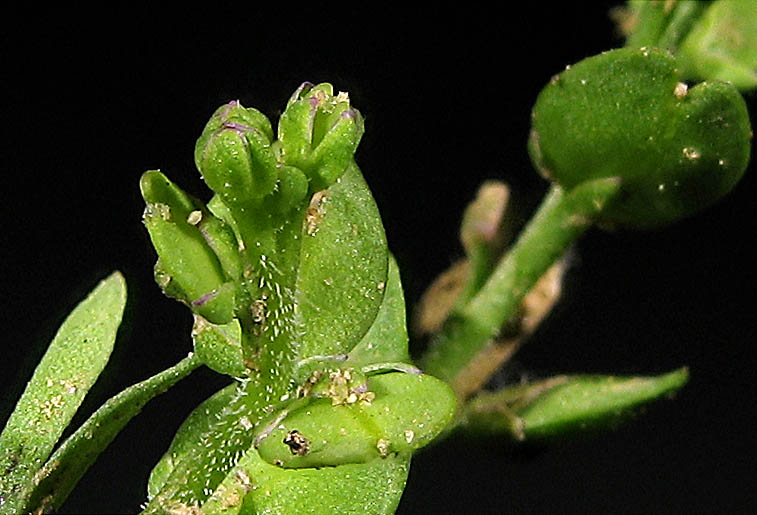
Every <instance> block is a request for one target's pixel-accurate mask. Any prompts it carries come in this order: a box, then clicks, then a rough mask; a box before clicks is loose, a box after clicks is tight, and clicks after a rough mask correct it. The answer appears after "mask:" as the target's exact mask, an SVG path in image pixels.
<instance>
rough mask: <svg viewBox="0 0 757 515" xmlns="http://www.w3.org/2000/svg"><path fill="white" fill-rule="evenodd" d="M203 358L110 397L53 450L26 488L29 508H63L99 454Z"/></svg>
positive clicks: (43, 510) (187, 362)
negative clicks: (28, 489)
mask: <svg viewBox="0 0 757 515" xmlns="http://www.w3.org/2000/svg"><path fill="white" fill-rule="evenodd" d="M200 364H201V362H200V360H198V359H197V358H196V357H194V356H193V355H191V354H190V355H189V357H187V358H185V359H183V360H182V361H180V362H179V363H177V364H176V365H174V366H173V367H171V368H169V369H167V370H164V371H163V372H160V373H159V374H157V375H155V376H153V377H151V378H149V379H147V380H145V381H142V382H141V383H137V384H135V385H133V386H131V387H129V388H127V389H126V390H124V391H122V392H121V393H119V394H118V395H116V396H114V397H112V398H110V399H109V400H108V401H107V402H106V403H105V404H103V405H102V406H101V407H100V408H99V409H98V410H97V411H96V412H95V413H94V414H92V416H91V417H89V418H88V419H87V421H86V422H84V424H82V426H81V427H80V428H79V429H77V430H76V432H75V433H74V434H73V435H71V436H70V437H69V438H67V439H66V441H65V442H63V444H62V445H61V446H60V447H59V448H58V450H56V451H55V453H53V455H52V456H51V457H50V460H49V461H48V462H47V463H45V466H44V467H43V468H42V469H41V470H40V471H39V472H38V473H37V474H36V475H35V476H34V481H33V488H32V489H31V490H30V491H28V492H25V494H26V495H24V497H25V498H26V499H27V501H26V508H25V509H24V511H25V512H29V511H33V512H35V513H36V512H37V511H40V512H45V513H46V512H48V511H50V510H57V509H58V508H60V506H61V504H63V501H65V499H66V497H68V494H69V493H71V490H73V488H74V486H76V483H78V482H79V480H80V479H81V477H82V476H83V475H84V473H85V472H86V471H87V469H88V468H89V467H90V466H91V465H92V463H94V461H95V459H97V456H99V454H100V453H101V452H102V451H103V450H105V448H106V447H107V446H108V445H109V444H110V442H112V441H113V439H114V438H115V437H116V435H117V434H118V433H119V432H120V431H121V429H123V428H124V427H125V426H126V424H127V423H128V422H129V421H130V420H131V419H132V418H133V417H134V416H136V415H137V414H138V413H139V412H140V411H142V408H143V407H144V405H145V404H147V402H148V401H150V400H151V399H152V398H153V397H156V396H157V395H160V394H161V393H163V392H165V391H166V390H168V389H169V388H170V387H171V386H173V385H174V384H176V383H177V382H178V381H180V380H181V379H183V378H185V377H186V376H188V375H189V374H190V373H191V372H192V371H193V370H195V369H196V368H197V367H198V366H200Z"/></svg>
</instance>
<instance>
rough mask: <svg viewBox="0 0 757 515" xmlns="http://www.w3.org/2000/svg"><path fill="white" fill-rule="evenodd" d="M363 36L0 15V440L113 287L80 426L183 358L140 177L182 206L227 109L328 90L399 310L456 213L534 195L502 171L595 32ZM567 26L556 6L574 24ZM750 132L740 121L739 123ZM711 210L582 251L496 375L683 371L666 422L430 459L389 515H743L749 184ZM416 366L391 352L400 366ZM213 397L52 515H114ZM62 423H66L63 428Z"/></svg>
mask: <svg viewBox="0 0 757 515" xmlns="http://www.w3.org/2000/svg"><path fill="white" fill-rule="evenodd" d="M614 3H615V2H596V3H587V4H586V5H585V6H583V7H578V6H576V5H574V3H570V4H571V6H568V5H565V4H567V3H565V4H563V3H560V4H555V3H552V4H550V7H549V9H547V8H546V7H544V6H543V5H541V3H537V2H533V3H532V5H530V6H520V7H518V8H512V7H509V4H506V7H498V8H497V9H494V10H492V11H488V10H476V9H475V8H473V7H471V8H468V9H467V10H466V11H464V12H463V11H461V10H460V9H461V8H458V10H454V11H452V10H450V11H445V10H443V9H441V8H439V7H430V8H428V9H423V10H421V9H419V10H415V11H413V10H408V9H407V8H403V9H402V10H392V9H389V8H387V9H386V10H385V11H384V12H380V13H378V12H377V13H368V12H362V11H357V10H354V11H353V10H350V9H349V8H347V7H345V6H341V5H336V4H335V5H321V6H319V7H317V8H311V9H308V10H305V11H300V10H295V9H293V8H292V9H290V10H289V11H284V10H282V11H279V12H262V11H261V10H260V9H259V8H258V7H254V6H244V7H237V8H235V9H234V10H227V11H224V12H220V11H219V12H211V11H207V12H202V11H200V12H194V13H192V14H193V15H196V14H199V15H200V16H199V18H200V19H201V21H197V19H193V20H190V19H189V16H188V13H182V12H174V13H172V14H171V15H170V16H165V17H163V16H157V15H156V14H153V13H143V14H135V13H134V12H131V11H127V10H123V11H120V12H119V11H118V9H116V8H111V9H112V10H111V11H109V12H105V11H102V12H90V13H87V14H88V15H93V18H87V19H89V20H96V21H88V22H87V23H84V22H82V21H81V20H83V19H85V18H84V17H83V13H82V16H78V15H77V14H76V13H71V12H49V11H46V12H45V13H44V15H43V14H42V13H39V12H28V13H26V14H25V15H23V16H20V15H19V16H18V17H6V18H5V21H4V22H3V23H4V24H5V25H6V26H5V27H4V28H3V31H1V32H0V41H2V48H3V57H2V61H3V71H2V75H1V76H2V89H3V96H2V97H1V100H0V101H2V108H1V111H0V112H1V113H2V117H1V118H0V126H1V127H2V139H0V142H1V145H2V149H1V152H0V156H1V159H2V161H0V177H2V190H1V191H2V202H0V206H1V207H0V209H2V218H0V220H1V221H2V222H1V223H2V230H1V231H0V238H1V240H0V241H2V246H1V247H0V248H1V250H0V251H1V252H2V261H1V263H2V268H1V269H0V270H1V272H0V277H1V279H2V285H1V289H0V291H1V292H2V304H1V306H2V309H0V328H2V336H1V341H2V342H3V343H2V346H3V348H2V361H3V373H2V377H3V379H4V382H5V381H7V387H5V386H4V387H3V397H2V420H4V419H5V417H7V415H8V413H9V410H10V408H11V406H12V401H14V400H15V399H16V398H17V397H18V395H20V393H21V391H22V388H23V384H24V383H25V381H26V380H28V377H29V376H30V374H31V371H32V370H33V366H34V363H35V362H36V361H38V360H39V358H40V356H41V354H42V353H43V351H44V348H45V345H46V344H47V342H48V341H49V340H50V338H51V337H52V335H53V334H54V332H55V329H56V328H57V326H58V324H59V323H60V322H61V320H62V319H63V318H64V316H65V315H66V313H67V312H68V311H69V310H70V309H71V308H72V307H73V306H74V305H75V304H76V302H78V300H80V299H81V298H82V297H83V296H84V295H85V293H86V292H87V291H88V290H89V289H91V288H92V287H93V286H94V285H95V283H96V282H97V281H98V280H99V279H101V278H102V277H104V276H105V275H107V274H108V273H109V272H110V271H112V270H114V269H118V270H121V271H122V272H123V273H124V274H125V276H126V279H127V282H128V285H129V305H128V308H127V313H126V316H125V322H124V324H123V328H122V330H121V336H120V339H119V342H118V344H117V347H116V350H115V352H114V355H113V358H112V361H111V363H110V364H109V365H108V367H107V368H106V371H105V373H104V374H103V376H102V377H101V379H100V380H99V381H98V383H97V384H96V385H95V387H94V388H93V390H92V392H91V394H90V395H89V396H88V398H87V400H86V401H85V404H84V406H83V408H82V410H81V411H83V412H91V411H92V410H94V409H95V408H96V407H97V406H98V405H100V404H101V403H102V402H103V401H104V400H105V399H107V398H108V397H109V396H111V395H113V394H115V393H116V392H118V391H120V390H121V389H123V388H124V387H126V386H128V385H130V384H133V383H135V382H137V381H139V380H142V379H144V378H146V377H148V376H150V375H152V374H154V373H156V372H158V371H160V370H162V369H164V368H166V367H167V366H170V365H171V364H173V363H175V362H176V361H178V360H179V359H181V358H182V357H183V356H185V355H186V353H187V352H189V350H190V346H191V342H190V339H189V329H190V325H191V320H190V315H189V313H188V312H187V310H185V308H183V307H182V306H181V305H179V304H178V303H176V302H174V301H171V300H170V299H167V298H165V297H163V296H162V295H161V293H160V292H159V290H158V288H157V287H156V286H155V285H154V283H153V281H152V265H153V263H154V260H155V256H154V253H153V250H152V248H151V246H150V243H149V240H148V238H147V235H146V232H145V230H144V229H143V227H142V225H141V221H140V218H141V213H142V209H143V205H142V201H141V198H140V196H139V191H138V179H139V176H140V174H141V173H142V172H143V171H144V170H147V169H152V168H160V169H162V170H163V172H164V173H166V174H167V175H168V176H169V177H171V178H172V179H174V180H175V181H176V182H177V183H179V184H180V185H182V186H184V187H185V189H186V190H188V191H190V192H192V193H194V194H196V195H198V196H201V197H205V198H207V194H206V190H205V188H204V186H203V185H202V183H201V181H200V179H199V174H197V173H196V171H194V166H193V162H192V150H193V148H194V140H195V139H196V137H197V136H198V135H199V133H200V131H201V129H202V127H203V125H204V123H205V121H206V120H207V118H208V116H209V115H210V114H211V113H212V111H213V110H214V109H215V108H216V107H217V106H218V105H220V104H222V103H224V102H227V101H228V100H230V99H239V100H241V102H242V103H243V104H244V105H249V106H255V107H258V108H259V109H261V110H262V111H263V112H265V113H266V114H268V115H269V116H271V117H272V118H274V119H275V117H276V116H277V115H278V114H279V112H280V109H281V108H282V107H283V105H284V103H285V102H286V99H287V98H288V96H289V95H290V93H291V92H292V91H293V90H294V89H295V88H296V87H297V86H298V85H299V84H300V82H302V81H303V80H310V81H313V82H318V81H329V82H332V83H333V84H334V85H335V88H336V89H337V90H345V91H349V93H350V97H351V99H352V102H353V104H354V105H355V106H357V107H358V109H360V110H361V112H362V113H363V114H364V116H365V118H366V134H365V136H364V138H363V141H362V143H361V146H360V149H359V151H358V163H359V164H360V166H361V167H362V169H363V172H364V175H365V177H366V179H367V181H368V184H369V185H370V186H371V188H372V190H373V192H374V195H375V197H376V200H377V202H378V205H379V207H380V209H381V212H382V216H383V220H384V224H385V227H386V232H387V235H388V239H389V243H390V248H391V249H392V251H393V252H394V253H395V254H396V256H397V259H398V261H399V263H400V266H401V270H402V276H403V281H404V283H405V287H406V297H407V299H408V308H409V310H412V307H413V303H414V302H415V301H417V299H418V297H419V295H420V294H421V292H422V291H423V288H424V287H425V285H427V284H428V283H429V282H430V281H431V280H432V279H433V277H434V276H435V275H436V274H437V273H439V272H440V271H441V270H443V269H444V268H445V267H446V266H448V265H449V264H450V263H452V262H453V261H454V260H455V259H456V258H458V257H459V256H460V255H461V249H460V246H459V243H458V242H457V227H458V222H459V219H460V214H461V211H462V209H463V207H464V205H465V204H466V202H468V201H469V200H470V199H471V198H472V197H473V196H474V194H475V191H476V188H477V186H478V185H479V184H480V183H481V182H482V181H483V180H485V179H487V178H500V179H503V180H506V181H508V182H509V183H510V184H511V185H513V187H514V188H515V189H516V192H517V193H516V195H517V196H518V197H519V199H520V201H521V202H522V205H523V211H524V217H525V215H526V214H527V213H528V212H529V211H530V210H531V209H532V208H533V207H534V206H535V205H536V203H537V202H538V200H539V198H540V196H541V195H542V194H543V192H544V191H546V188H547V184H546V183H545V182H544V181H543V180H542V179H540V178H539V177H537V175H536V174H535V173H533V172H532V170H531V166H530V164H529V161H528V157H527V154H526V151H525V141H526V138H527V134H528V129H529V112H530V108H531V105H532V104H533V102H534V100H535V98H536V95H537V93H538V92H539V90H540V88H541V87H542V86H543V85H544V84H545V83H546V82H547V81H548V80H549V78H550V76H551V75H553V74H554V73H556V72H558V71H560V70H561V69H563V68H564V66H565V65H566V64H569V63H572V62H575V61H578V60H580V59H581V58H583V57H586V56H588V55H592V54H595V53H598V52H600V51H602V50H605V49H608V48H611V47H616V46H620V45H621V44H622V42H621V41H620V40H619V39H618V38H617V36H615V34H614V32H613V25H612V23H611V22H610V20H609V18H608V16H607V9H608V8H609V6H611V5H613V4H614ZM579 4H580V3H579ZM748 102H749V104H750V109H751V111H752V118H753V119H754V113H755V112H757V110H756V109H757V102H756V101H755V96H754V95H752V96H751V98H749V100H748ZM751 168H752V170H751V171H749V172H747V175H746V177H745V179H744V180H743V181H742V182H741V183H740V185H739V186H738V187H737V188H736V190H735V191H734V192H732V193H731V194H730V195H729V196H728V198H727V199H725V201H724V202H721V203H720V204H718V205H717V206H715V207H714V208H712V209H709V210H708V211H706V212H704V213H702V214H700V215H697V216H695V217H693V218H691V219H688V220H686V221H683V222H681V223H679V224H677V225H675V226H672V227H670V228H667V229H663V230H659V231H656V232H651V233H650V232H647V233H626V232H624V233H613V234H608V233H602V232H600V231H597V230H591V231H590V232H589V233H588V234H587V235H586V236H585V237H584V238H583V240H582V241H581V242H580V243H579V244H578V245H577V246H576V248H575V249H574V251H573V252H572V258H571V263H572V267H571V269H570V272H569V274H568V276H567V279H566V286H565V295H564V298H563V299H562V301H561V303H560V304H559V305H558V306H557V308H556V310H555V312H554V313H553V314H552V316H551V317H550V318H549V319H548V321H547V323H546V324H545V325H544V326H543V327H542V328H540V330H539V331H538V333H537V334H536V335H535V337H534V338H533V340H532V341H531V342H530V343H529V345H528V346H527V347H526V348H524V349H523V350H522V351H521V353H520V354H519V355H518V357H517V360H516V363H515V366H514V367H513V368H512V370H511V371H510V377H515V378H517V377H518V376H519V374H521V373H529V374H531V375H533V376H536V377H542V376H546V375H549V374H551V373H558V372H560V373H562V372H568V373H579V372H598V373H599V372H605V373H660V372H664V371H667V370H670V369H672V368H676V367H679V366H681V365H688V366H690V367H691V373H692V379H691V382H690V384H689V385H688V386H687V387H686V388H685V389H684V390H683V392H681V393H680V394H679V395H678V396H677V398H676V399H675V401H672V402H669V401H666V402H663V403H662V404H658V405H656V406H653V407H652V408H651V409H650V410H648V413H647V414H646V415H645V416H643V417H640V418H638V419H637V420H635V421H633V422H631V423H630V424H628V425H626V426H624V427H623V428H621V429H620V430H617V431H615V432H611V433H607V434H603V435H600V436H597V437H592V438H583V439H578V440H575V441H570V442H566V443H563V444H561V445H556V446H553V447H549V448H545V449H532V450H528V451H525V452H517V453H512V452H509V451H506V450H505V449H504V448H502V446H500V445H498V444H497V442H495V441H487V442H465V441H457V440H451V441H446V442H444V443H442V444H440V445H437V446H435V447H433V448H431V449H428V450H426V451H425V452H423V453H422V454H421V455H419V456H418V457H417V458H416V459H415V460H414V461H413V467H412V469H411V473H410V479H409V483H408V487H407V490H406V492H405V494H404V497H403V500H402V503H401V506H400V510H399V511H400V513H432V512H436V513H467V512H472V513H502V512H512V513H544V512H550V513H561V512H571V511H576V510H579V511H581V512H608V511H609V512H614V513H648V512H668V513H669V512H721V511H726V510H734V511H737V512H738V511H743V510H746V509H747V507H752V508H754V506H755V503H754V498H753V491H752V490H753V486H754V479H755V477H754V476H753V474H754V468H755V467H754V465H755V459H754V451H755V437H754V431H753V430H752V429H751V427H752V426H753V424H754V420H755V408H754V402H755V395H754V383H753V381H754V377H755V374H754V365H755V362H756V361H757V360H755V354H756V352H755V349H754V342H755V334H756V333H757V324H755V316H754V304H755V303H754V300H753V294H754V291H755V288H754V285H755V269H754V266H755V262H756V258H757V254H756V253H755V250H754V247H753V245H752V243H753V240H754V237H755V206H754V202H753V192H754V191H755V179H754V174H755V170H754V166H752V167H751ZM419 348H420V346H416V347H414V349H415V351H416V352H417V350H418V349H419ZM223 384H225V380H224V379H223V378H222V377H220V376H218V375H215V374H213V373H211V372H209V371H206V370H203V371H199V372H197V373H195V374H194V375H193V376H191V377H190V378H189V379H187V380H185V381H184V382H182V383H180V384H179V385H178V386H177V387H175V388H174V389H173V390H171V391H170V392H169V393H167V394H165V395H164V396H162V397H160V398H157V399H155V400H154V401H152V402H151V403H150V404H149V405H148V406H147V407H146V408H145V410H144V412H143V414H142V415H140V416H139V417H137V418H136V419H134V420H133V421H132V423H131V424H130V425H129V426H128V427H127V428H126V429H125V430H124V431H123V432H122V433H121V434H120V435H119V437H118V438H117V439H116V440H115V442H114V443H113V444H112V445H111V447H110V448H109V449H108V450H107V451H106V452H105V453H104V455H103V456H102V457H101V459H100V460H99V461H98V463H97V464H96V465H95V466H94V467H93V468H92V469H91V470H90V472H89V473H88V474H87V475H86V476H85V478H84V479H83V480H82V482H81V483H80V485H79V488H78V489H77V490H76V491H75V492H74V494H73V495H72V496H71V497H70V499H69V501H68V502H67V504H66V505H65V506H64V509H63V511H64V512H73V513H75V512H81V513H85V512H86V513H105V512H119V513H128V512H135V511H137V510H138V506H139V504H140V503H141V502H142V501H143V500H144V495H145V483H146V477H147V475H148V473H149V470H150V468H151V467H152V465H153V464H154V463H155V462H156V461H157V459H158V458H159V457H160V455H161V454H162V452H163V451H164V450H165V448H166V447H167V445H168V443H169V442H170V439H171V435H172V434H173V432H174V431H175V430H176V428H177V427H178V425H179V424H180V423H181V421H182V420H183V418H184V417H185V416H186V415H187V414H188V413H189V411H190V410H191V409H192V407H193V406H194V405H196V404H197V403H198V402H199V401H200V400H202V399H204V398H205V397H207V396H208V395H210V394H211V393H212V392H214V391H215V390H217V389H218V388H219V387H220V386H222V385H223ZM85 415H86V413H79V414H78V415H77V418H76V421H78V422H80V421H81V420H83V418H84V416H85Z"/></svg>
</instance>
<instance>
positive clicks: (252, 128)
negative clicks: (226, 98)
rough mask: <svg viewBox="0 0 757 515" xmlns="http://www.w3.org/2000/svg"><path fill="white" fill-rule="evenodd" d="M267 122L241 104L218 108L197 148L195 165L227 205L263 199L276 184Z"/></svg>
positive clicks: (255, 111)
mask: <svg viewBox="0 0 757 515" xmlns="http://www.w3.org/2000/svg"><path fill="white" fill-rule="evenodd" d="M272 138H273V132H272V130H271V124H270V122H269V121H268V119H267V118H266V117H265V116H264V115H263V114H261V113H260V112H259V111H257V110H255V109H245V108H244V107H242V106H241V105H240V104H239V103H238V102H230V103H229V104H227V105H225V106H223V107H221V108H219V109H218V110H217V111H216V112H215V113H214V114H213V116H212V117H211V119H210V121H209V122H208V124H207V125H206V126H205V129H204V130H203V132H202V135H201V136H200V138H199V139H198V140H197V145H196V146H195V164H196V165H197V168H198V169H199V170H200V172H201V173H202V175H203V178H204V180H205V182H206V183H207V185H208V187H210V189H211V190H213V191H214V192H215V193H217V194H218V195H220V196H221V197H222V198H223V200H224V202H226V203H228V204H232V205H233V204H241V203H245V202H248V201H250V200H252V199H257V198H261V197H263V196H265V195H267V194H269V193H270V192H271V191H273V188H274V186H275V184H276V176H277V174H276V158H275V156H274V153H273V151H272V149H271V140H272Z"/></svg>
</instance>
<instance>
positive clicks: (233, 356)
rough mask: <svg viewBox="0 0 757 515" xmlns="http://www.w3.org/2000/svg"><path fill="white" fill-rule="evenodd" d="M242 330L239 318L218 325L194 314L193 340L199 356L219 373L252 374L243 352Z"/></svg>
mask: <svg viewBox="0 0 757 515" xmlns="http://www.w3.org/2000/svg"><path fill="white" fill-rule="evenodd" d="M241 340H242V330H241V328H240V326H239V321H238V320H232V321H231V322H229V323H228V324H223V325H216V324H212V323H210V322H208V321H207V320H205V319H204V318H203V317H201V316H199V315H195V316H194V324H193V325H192V342H193V343H194V350H195V354H196V355H197V357H198V358H199V359H200V361H202V362H203V363H204V364H205V365H206V366H207V367H208V368H211V369H212V370H215V371H216V372H218V373H219V374H226V375H230V376H232V377H238V378H243V377H247V376H248V375H249V374H250V367H247V366H245V362H244V355H243V352H242V344H241Z"/></svg>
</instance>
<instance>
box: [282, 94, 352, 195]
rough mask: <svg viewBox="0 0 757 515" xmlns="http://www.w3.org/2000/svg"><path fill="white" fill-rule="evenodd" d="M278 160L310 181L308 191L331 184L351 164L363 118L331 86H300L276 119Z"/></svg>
mask: <svg viewBox="0 0 757 515" xmlns="http://www.w3.org/2000/svg"><path fill="white" fill-rule="evenodd" d="M278 132H279V140H280V141H281V145H282V146H281V151H282V158H283V160H284V162H285V163H286V164H288V165H291V166H296V167H297V168H299V169H301V170H302V171H304V172H305V174H306V175H307V176H308V177H309V178H310V180H311V181H314V182H315V184H314V185H313V186H312V187H311V191H317V190H320V189H323V188H326V187H328V186H329V185H331V184H333V183H334V182H335V181H336V179H337V178H338V177H340V176H341V175H342V173H343V172H344V170H345V168H346V167H347V165H348V164H349V163H350V162H351V161H352V159H353V156H354V154H355V150H356V149H357V145H358V143H359V142H360V138H361V137H362V135H363V118H362V116H361V115H360V113H359V112H358V111H357V110H356V109H354V108H352V107H350V101H349V97H348V95H347V94H346V93H339V94H337V95H334V90H333V87H332V86H331V84H327V83H324V84H319V85H317V86H313V85H312V84H310V83H307V82H306V83H304V84H303V85H301V86H300V87H299V88H298V89H297V91H295V93H294V95H292V97H291V98H290V100H289V102H288V104H287V108H286V110H285V111H284V113H283V114H282V115H281V119H280V120H279V130H278Z"/></svg>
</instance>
